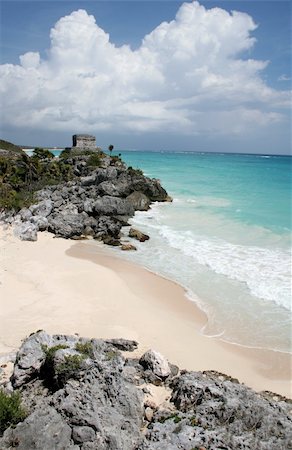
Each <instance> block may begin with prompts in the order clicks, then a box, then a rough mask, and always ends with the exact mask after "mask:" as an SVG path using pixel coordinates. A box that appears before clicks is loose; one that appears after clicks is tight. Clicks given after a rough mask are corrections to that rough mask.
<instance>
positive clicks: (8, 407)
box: [0, 389, 26, 434]
mask: <svg viewBox="0 0 292 450" xmlns="http://www.w3.org/2000/svg"><path fill="white" fill-rule="evenodd" d="M25 417H26V412H25V410H24V408H23V407H22V406H21V396H20V393H19V392H13V393H12V394H6V393H5V392H4V391H3V390H2V389H0V434H3V432H4V431H5V430H6V428H8V427H10V426H11V425H16V424H17V423H18V422H21V421H22V420H24V419H25Z"/></svg>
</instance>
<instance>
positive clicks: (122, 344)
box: [105, 338, 138, 352]
mask: <svg viewBox="0 0 292 450" xmlns="http://www.w3.org/2000/svg"><path fill="white" fill-rule="evenodd" d="M105 342H106V343H107V344H111V345H113V346H114V347H116V348H118V349H119V350H122V351H127V352H133V351H134V350H136V348H137V347H138V342H137V341H131V340H129V339H122V338H120V339H106V341H105Z"/></svg>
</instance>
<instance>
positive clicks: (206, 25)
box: [0, 0, 291, 154]
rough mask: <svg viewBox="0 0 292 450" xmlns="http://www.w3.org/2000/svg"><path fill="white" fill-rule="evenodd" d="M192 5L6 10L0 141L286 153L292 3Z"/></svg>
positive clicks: (36, 5) (54, 4)
mask: <svg viewBox="0 0 292 450" xmlns="http://www.w3.org/2000/svg"><path fill="white" fill-rule="evenodd" d="M188 3H189V5H188V6H189V8H185V6H182V5H183V2H176V1H155V2H151V1H128V2H125V1H102V2H101V1H89V2H88V1H65V0H63V1H60V0H59V1H30V2H28V1H24V0H23V1H11V0H10V1H1V3H0V4H1V42H0V43H1V64H2V69H3V70H2V72H1V78H2V80H4V82H3V84H2V86H3V88H2V89H3V91H2V98H1V104H2V107H3V111H2V120H1V122H2V129H1V136H2V138H4V139H7V140H11V141H13V142H16V143H19V144H24V145H25V144H28V145H38V146H39V145H41V146H65V145H70V141H71V135H72V134H74V133H76V132H90V133H92V134H95V135H96V137H97V141H98V143H100V145H101V146H107V145H108V143H109V142H111V143H114V144H115V147H116V148H117V149H125V148H131V149H133V148H135V149H141V150H143V149H145V150H146V149H150V150H161V149H163V150H167V149H169V150H190V151H191V150H194V151H195V150H198V151H202V150H204V151H233V152H237V151H238V152H255V153H257V152H260V153H282V154H283V153H288V152H289V148H290V108H289V97H288V90H290V88H291V47H290V46H291V3H290V1H289V2H288V1H259V0H258V1H254V0H253V1H248V0H246V1H201V2H200V3H196V5H195V4H194V3H191V2H188ZM216 7H217V10H215V9H214V8H216ZM218 8H220V10H221V11H223V12H224V13H221V12H219V13H218V12H216V11H218ZM80 9H82V10H84V11H85V13H84V14H82V13H76V14H73V15H72V13H73V12H74V11H75V12H76V11H78V10H80ZM232 10H236V11H239V12H241V13H247V14H248V15H249V16H250V17H249V18H248V16H247V15H246V14H243V15H240V16H238V15H237V16H236V17H235V16H234V15H233V16H232V15H231V14H230V13H231V11H232ZM178 11H180V12H179V17H177V18H176V14H177V13H178ZM91 15H92V16H94V18H95V21H96V22H95V23H94V21H93V22H92V20H91V19H90V16H91ZM190 17H192V18H190ZM62 18H63V19H62ZM60 19H62V20H60ZM162 22H166V23H168V24H166V26H161V25H160V24H161V23H162ZM255 24H256V25H257V28H256V27H255ZM54 27H55V33H54V36H55V37H54V39H53V40H52V37H51V38H50V30H51V29H52V28H54ZM157 27H158V28H157ZM155 29H156V31H154V30H155ZM74 30H76V35H78V36H74ZM77 30H78V31H77ZM72 33H73V35H71V34H72ZM107 34H109V37H108V38H107V37H106V35H107ZM149 34H150V38H147V39H146V40H145V36H146V35H149ZM89 35H90V36H91V38H90V39H91V40H90V39H89V38H88V36H89ZM174 36H177V39H176V38H174ZM253 38H255V39H256V41H253ZM80 41H83V42H84V47H82V45H80ZM112 44H114V45H112ZM123 46H124V47H123ZM67 49H69V50H67ZM89 49H90V50H89ZM83 53H84V54H83ZM24 54H27V56H26V57H24V58H22V60H20V59H19V57H20V56H21V55H24ZM37 55H38V56H37ZM75 58H76V61H78V63H77V64H76V65H77V66H78V73H76V74H74V75H73V72H74V70H75V69H72V60H74V59H75ZM247 60H250V61H251V60H252V61H255V62H254V63H253V62H250V63H247ZM20 61H22V62H20ZM263 61H269V63H268V64H264V63H263ZM260 62H262V63H260ZM7 64H10V66H7ZM119 64H120V65H121V67H122V74H121V73H120V72H119ZM133 67H134V69H133ZM74 89H75V93H74V92H73V91H74ZM79 91H80V95H82V94H81V93H82V92H83V93H84V97H85V98H84V99H80V95H79V93H78V92H79ZM77 94H78V95H77ZM46 101H47V104H46ZM90 110H91V111H92V114H89V112H88V111H90ZM56 111H58V115H59V116H58V115H56V114H55V112H56ZM26 115H27V117H26ZM58 117H59V120H58ZM236 119H237V120H236Z"/></svg>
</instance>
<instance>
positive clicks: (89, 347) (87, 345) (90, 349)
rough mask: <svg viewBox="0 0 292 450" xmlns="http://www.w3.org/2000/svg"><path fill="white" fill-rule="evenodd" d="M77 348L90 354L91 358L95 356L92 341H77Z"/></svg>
mask: <svg viewBox="0 0 292 450" xmlns="http://www.w3.org/2000/svg"><path fill="white" fill-rule="evenodd" d="M75 350H77V352H79V353H82V354H83V355H85V356H89V358H93V356H94V355H93V347H92V343H91V342H84V343H82V342H77V344H76V345H75Z"/></svg>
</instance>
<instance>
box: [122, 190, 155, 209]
mask: <svg viewBox="0 0 292 450" xmlns="http://www.w3.org/2000/svg"><path fill="white" fill-rule="evenodd" d="M127 200H128V201H129V202H131V203H132V205H133V206H134V209H135V211H147V210H148V209H149V208H150V203H151V201H150V199H149V198H148V197H147V196H146V195H145V194H143V193H142V192H138V191H134V192H132V194H130V195H128V197H127Z"/></svg>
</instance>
